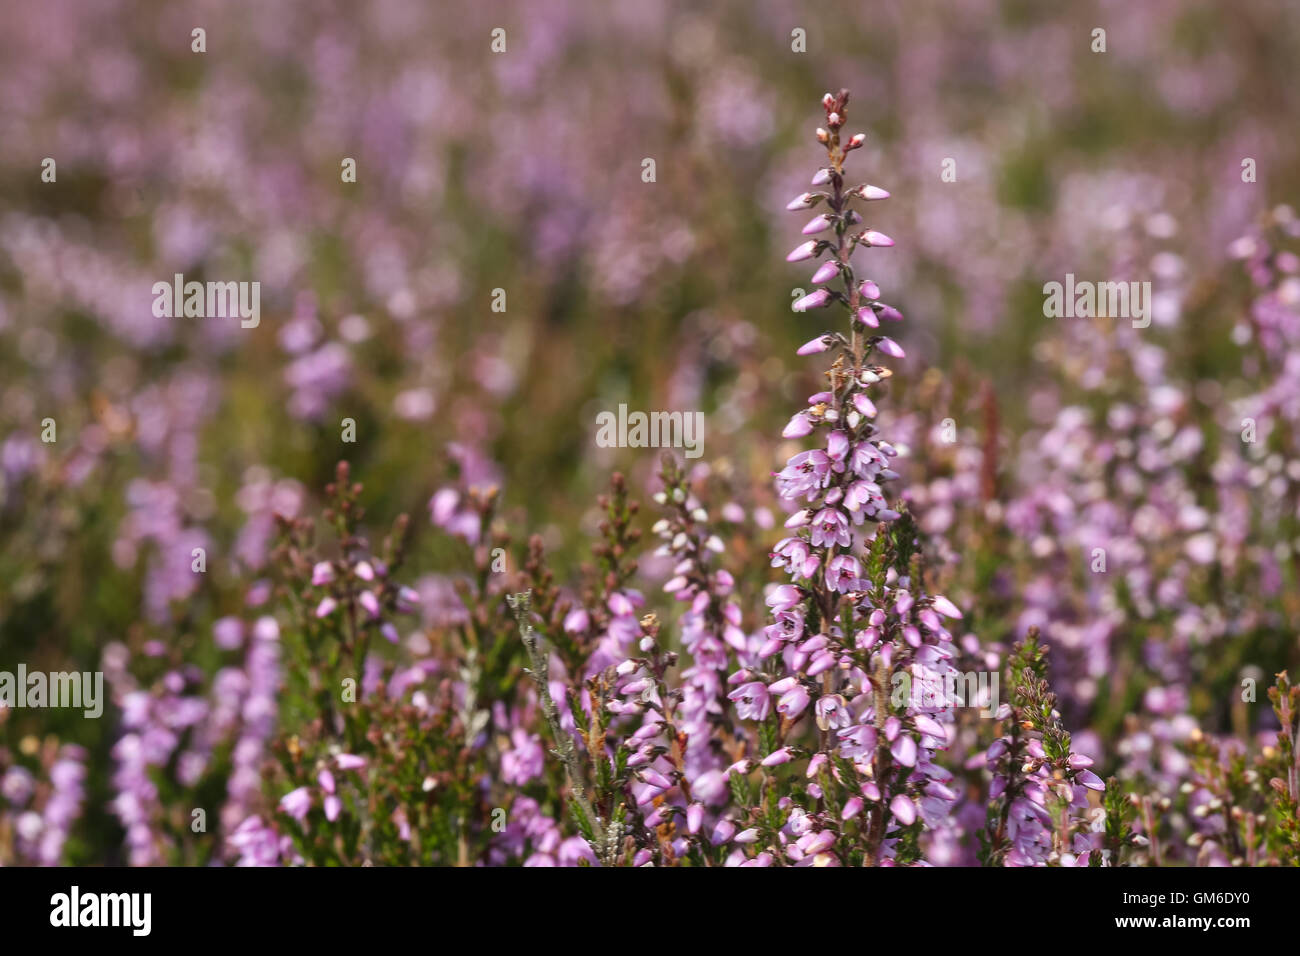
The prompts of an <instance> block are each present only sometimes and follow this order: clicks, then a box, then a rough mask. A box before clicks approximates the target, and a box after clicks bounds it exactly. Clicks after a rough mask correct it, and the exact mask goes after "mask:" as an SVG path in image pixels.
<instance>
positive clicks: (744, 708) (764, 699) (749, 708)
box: [727, 681, 772, 721]
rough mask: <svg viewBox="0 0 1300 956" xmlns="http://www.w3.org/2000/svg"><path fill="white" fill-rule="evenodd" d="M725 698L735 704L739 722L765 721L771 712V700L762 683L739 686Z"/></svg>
mask: <svg viewBox="0 0 1300 956" xmlns="http://www.w3.org/2000/svg"><path fill="white" fill-rule="evenodd" d="M727 697H728V698H729V699H730V700H732V701H734V702H735V704H736V713H737V714H738V715H739V717H740V719H741V720H760V721H761V720H766V719H767V715H768V713H770V711H771V706H772V699H771V697H770V695H769V694H768V690H767V685H766V684H764V683H763V682H762V681H750V682H749V683H747V684H741V685H740V686H739V687H737V688H736V689H735V690H733V691H732V692H731V693H730V694H728V695H727Z"/></svg>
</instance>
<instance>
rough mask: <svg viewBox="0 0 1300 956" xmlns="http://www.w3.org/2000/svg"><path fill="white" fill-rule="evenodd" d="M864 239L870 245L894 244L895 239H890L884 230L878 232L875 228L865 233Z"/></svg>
mask: <svg viewBox="0 0 1300 956" xmlns="http://www.w3.org/2000/svg"><path fill="white" fill-rule="evenodd" d="M862 241H863V242H865V243H866V244H867V245H869V246H892V245H893V244H894V240H893V239H890V238H889V237H888V236H887V235H885V234H884V233H883V232H876V231H875V230H874V229H871V230H868V231H867V232H865V233H863V235H862Z"/></svg>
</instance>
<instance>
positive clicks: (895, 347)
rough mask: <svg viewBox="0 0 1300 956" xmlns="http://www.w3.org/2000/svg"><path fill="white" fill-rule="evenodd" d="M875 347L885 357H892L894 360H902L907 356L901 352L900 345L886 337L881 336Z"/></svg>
mask: <svg viewBox="0 0 1300 956" xmlns="http://www.w3.org/2000/svg"><path fill="white" fill-rule="evenodd" d="M876 347H877V348H878V349H880V351H882V352H884V353H885V354H886V355H892V356H893V357H894V358H903V357H905V356H906V354H907V353H906V352H904V351H903V347H902V346H901V345H899V344H898V343H897V342H895V341H894V340H893V339H891V338H889V337H888V336H881V337H880V340H879V341H878V342H877V343H876Z"/></svg>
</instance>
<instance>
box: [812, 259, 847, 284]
mask: <svg viewBox="0 0 1300 956" xmlns="http://www.w3.org/2000/svg"><path fill="white" fill-rule="evenodd" d="M839 271H840V270H839V266H838V265H837V264H836V261H835V260H834V259H827V260H826V261H825V262H823V263H822V264H821V266H820V267H819V268H818V269H817V271H816V272H814V273H813V277H812V281H813V282H814V283H815V284H820V283H822V282H829V281H830V280H831V279H834V278H835V277H836V276H837V275H839Z"/></svg>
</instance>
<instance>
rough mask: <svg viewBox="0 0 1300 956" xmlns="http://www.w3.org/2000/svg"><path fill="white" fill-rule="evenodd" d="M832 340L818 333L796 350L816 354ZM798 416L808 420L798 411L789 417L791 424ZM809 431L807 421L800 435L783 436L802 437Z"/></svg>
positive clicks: (806, 416)
mask: <svg viewBox="0 0 1300 956" xmlns="http://www.w3.org/2000/svg"><path fill="white" fill-rule="evenodd" d="M832 341H833V340H832V339H831V337H830V336H829V335H819V336H817V338H815V339H809V340H808V341H807V342H805V343H804V344H803V345H801V346H799V352H798V354H800V355H816V354H817V353H818V352H825V351H826V350H827V349H828V348H830V347H831V342H832ZM798 418H802V419H803V420H804V421H807V420H808V415H807V413H806V412H800V413H799V414H798V415H796V416H795V417H794V418H792V419H790V422H791V424H793V423H794V421H795V419H798ZM788 427H789V426H787V429H788ZM811 431H812V423H811V422H809V424H808V431H806V432H804V433H803V434H802V435H786V436H785V437H786V438H802V437H803V436H804V435H807V434H808V433H809V432H811Z"/></svg>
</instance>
